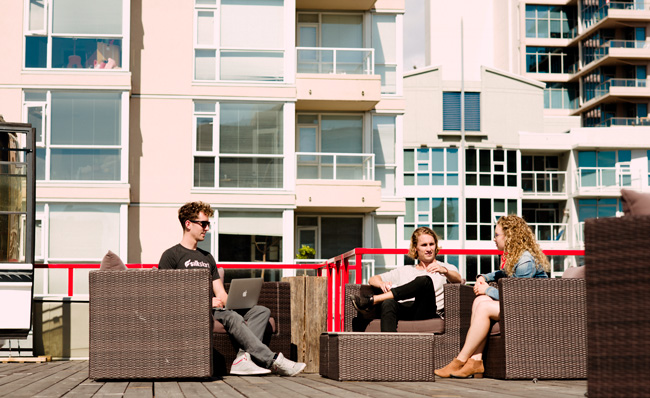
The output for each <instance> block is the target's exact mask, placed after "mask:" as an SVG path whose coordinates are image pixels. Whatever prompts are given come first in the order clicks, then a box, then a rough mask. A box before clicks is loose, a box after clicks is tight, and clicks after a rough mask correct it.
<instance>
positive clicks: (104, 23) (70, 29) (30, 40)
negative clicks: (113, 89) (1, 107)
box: [25, 0, 128, 70]
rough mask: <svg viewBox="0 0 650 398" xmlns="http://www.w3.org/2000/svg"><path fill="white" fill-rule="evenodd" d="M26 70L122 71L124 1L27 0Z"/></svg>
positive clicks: (125, 8) (123, 56)
mask: <svg viewBox="0 0 650 398" xmlns="http://www.w3.org/2000/svg"><path fill="white" fill-rule="evenodd" d="M25 2H26V6H27V10H28V16H27V19H28V23H27V24H26V25H25V68H48V69H49V68H51V69H60V68H80V69H96V70H100V69H101V70H108V69H121V68H122V67H123V65H124V59H123V58H125V56H126V54H128V51H124V50H126V49H124V48H123V44H125V45H126V43H128V40H125V38H124V28H123V25H124V21H125V20H126V17H125V11H126V10H128V3H127V6H126V7H125V6H124V3H125V2H124V0H105V1H87V0H56V1H52V0H25Z"/></svg>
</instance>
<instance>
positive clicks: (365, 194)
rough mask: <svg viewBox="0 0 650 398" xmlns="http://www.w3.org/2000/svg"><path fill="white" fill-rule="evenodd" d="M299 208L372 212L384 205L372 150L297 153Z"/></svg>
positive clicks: (297, 199) (297, 197) (297, 203)
mask: <svg viewBox="0 0 650 398" xmlns="http://www.w3.org/2000/svg"><path fill="white" fill-rule="evenodd" d="M296 173H297V179H296V205H297V206H298V210H305V211H307V210H308V211H323V212H327V211H337V212H361V213H368V212H371V211H373V210H375V209H377V208H379V206H380V205H381V182H379V181H375V180H374V178H375V155H374V154H372V153H370V154H368V153H325V152H297V153H296Z"/></svg>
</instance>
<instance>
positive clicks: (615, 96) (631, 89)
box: [572, 78, 650, 116]
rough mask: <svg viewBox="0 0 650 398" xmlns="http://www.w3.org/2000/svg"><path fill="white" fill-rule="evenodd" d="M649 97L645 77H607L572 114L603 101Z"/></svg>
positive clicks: (648, 87) (649, 93)
mask: <svg viewBox="0 0 650 398" xmlns="http://www.w3.org/2000/svg"><path fill="white" fill-rule="evenodd" d="M646 97H650V86H648V80H647V79H617V78H616V79H608V80H607V81H605V82H603V83H600V84H599V85H597V86H596V87H595V88H594V89H593V97H592V98H590V99H589V100H588V101H587V102H585V103H584V104H583V105H582V107H581V108H580V109H579V110H575V111H574V112H573V113H572V115H573V116H575V115H578V114H580V113H582V112H585V111H586V110H588V109H591V108H593V107H595V106H598V105H600V104H603V103H610V102H618V101H619V100H621V99H623V100H625V99H628V100H629V101H631V102H634V101H637V102H638V100H640V99H644V98H646Z"/></svg>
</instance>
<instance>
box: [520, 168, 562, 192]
mask: <svg viewBox="0 0 650 398" xmlns="http://www.w3.org/2000/svg"><path fill="white" fill-rule="evenodd" d="M521 187H522V189H523V191H524V196H525V197H529V196H566V171H522V172H521Z"/></svg>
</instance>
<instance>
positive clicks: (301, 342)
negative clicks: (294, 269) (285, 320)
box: [282, 276, 307, 362]
mask: <svg viewBox="0 0 650 398" xmlns="http://www.w3.org/2000/svg"><path fill="white" fill-rule="evenodd" d="M306 279H307V277H306V276H289V277H284V278H282V282H289V284H290V285H291V344H293V345H295V346H296V359H297V360H298V362H303V361H304V359H305V338H304V337H305V280H306ZM284 355H285V356H287V357H288V356H289V353H286V352H285V353H284Z"/></svg>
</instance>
